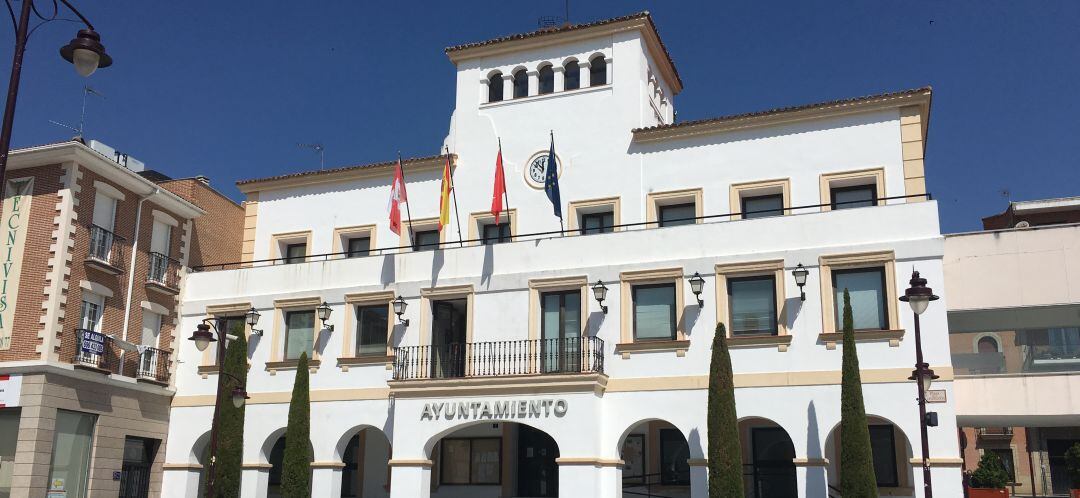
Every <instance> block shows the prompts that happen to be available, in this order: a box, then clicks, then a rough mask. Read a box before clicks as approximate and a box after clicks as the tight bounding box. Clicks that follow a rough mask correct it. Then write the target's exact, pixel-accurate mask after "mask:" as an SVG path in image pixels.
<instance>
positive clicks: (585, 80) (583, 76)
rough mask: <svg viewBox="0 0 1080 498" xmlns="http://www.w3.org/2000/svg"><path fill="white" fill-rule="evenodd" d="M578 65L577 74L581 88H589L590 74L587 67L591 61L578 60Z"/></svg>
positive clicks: (590, 65)
mask: <svg viewBox="0 0 1080 498" xmlns="http://www.w3.org/2000/svg"><path fill="white" fill-rule="evenodd" d="M578 67H580V68H581V69H580V70H578V74H579V75H580V76H579V77H578V81H580V82H581V83H580V84H581V88H589V85H590V84H591V82H592V74H590V73H589V68H591V67H592V63H591V62H589V61H578Z"/></svg>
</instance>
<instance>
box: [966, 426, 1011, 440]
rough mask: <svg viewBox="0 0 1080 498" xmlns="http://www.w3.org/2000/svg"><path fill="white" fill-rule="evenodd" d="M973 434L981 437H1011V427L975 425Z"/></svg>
mask: <svg viewBox="0 0 1080 498" xmlns="http://www.w3.org/2000/svg"><path fill="white" fill-rule="evenodd" d="M975 435H977V436H979V437H980V438H982V439H1012V436H1013V428H1012V427H976V428H975Z"/></svg>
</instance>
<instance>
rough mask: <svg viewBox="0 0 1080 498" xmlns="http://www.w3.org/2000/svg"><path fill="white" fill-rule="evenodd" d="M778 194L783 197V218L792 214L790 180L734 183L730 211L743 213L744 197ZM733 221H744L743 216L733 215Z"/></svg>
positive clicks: (729, 198)
mask: <svg viewBox="0 0 1080 498" xmlns="http://www.w3.org/2000/svg"><path fill="white" fill-rule="evenodd" d="M776 194H780V195H781V196H782V197H783V203H784V212H783V213H782V214H781V216H783V215H788V214H791V211H790V210H789V208H791V179H790V178H780V179H776V180H762V181H756V182H743V183H734V184H732V185H731V187H730V189H729V191H728V209H731V211H729V212H730V213H742V199H743V197H755V196H759V195H776ZM731 219H733V220H741V219H743V216H742V214H732V215H731Z"/></svg>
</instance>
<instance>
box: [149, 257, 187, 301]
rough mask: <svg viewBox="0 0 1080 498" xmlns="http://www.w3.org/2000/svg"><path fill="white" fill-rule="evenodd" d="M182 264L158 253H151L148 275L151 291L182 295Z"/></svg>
mask: <svg viewBox="0 0 1080 498" xmlns="http://www.w3.org/2000/svg"><path fill="white" fill-rule="evenodd" d="M180 267H181V265H180V262H179V261H177V260H175V259H173V258H170V257H168V256H166V255H164V254H161V253H158V252H151V253H150V266H149V267H148V269H147V273H146V286H147V288H149V289H152V290H156V291H159V292H163V293H165V294H171V295H176V294H179V293H180Z"/></svg>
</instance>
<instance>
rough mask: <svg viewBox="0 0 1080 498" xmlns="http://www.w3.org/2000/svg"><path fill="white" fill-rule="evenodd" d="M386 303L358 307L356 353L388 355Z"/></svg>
mask: <svg viewBox="0 0 1080 498" xmlns="http://www.w3.org/2000/svg"><path fill="white" fill-rule="evenodd" d="M389 316H390V310H389V308H387V306H386V305H377V306H357V307H356V355H357V356H364V355H377V356H383V355H386V333H387V320H388V318H389Z"/></svg>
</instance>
